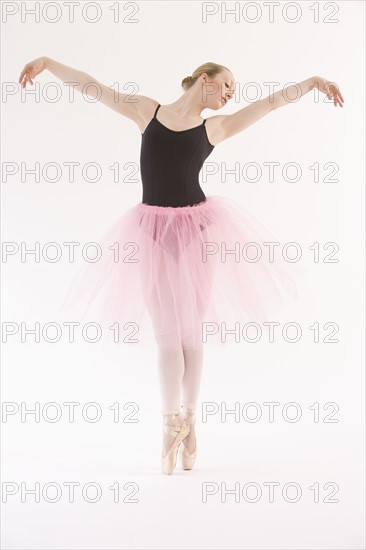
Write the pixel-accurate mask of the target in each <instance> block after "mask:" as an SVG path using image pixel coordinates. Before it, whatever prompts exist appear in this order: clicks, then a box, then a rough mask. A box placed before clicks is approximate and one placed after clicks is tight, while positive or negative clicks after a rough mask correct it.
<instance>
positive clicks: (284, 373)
mask: <svg viewBox="0 0 366 550" xmlns="http://www.w3.org/2000/svg"><path fill="white" fill-rule="evenodd" d="M35 4H36V3H34V2H19V3H18V2H4V3H2V29H1V30H2V59H1V61H2V91H3V99H2V125H3V135H2V137H3V143H2V175H3V177H2V183H3V185H2V205H3V207H2V227H1V229H2V241H3V243H14V250H13V253H12V254H9V255H7V256H6V255H5V254H4V253H3V260H2V275H3V277H2V290H3V292H2V322H3V325H2V326H3V341H2V344H3V345H2V372H1V374H2V388H3V390H2V401H3V416H2V423H1V429H2V443H3V445H2V462H3V468H2V476H3V477H2V484H3V485H2V489H3V504H2V520H3V522H2V523H3V529H2V531H3V533H2V546H3V548H7V549H20V548H22V549H37V550H38V549H76V548H77V549H91V548H93V549H98V550H99V549H107V548H108V549H142V548H144V549H145V548H146V549H147V548H149V549H163V548H164V549H165V548H174V549H188V548H189V549H229V548H230V549H271V550H272V549H281V550H282V549H290V548H291V549H317V550H320V549H332V550H334V549H347V550H350V549H352V550H353V549H361V548H364V541H363V538H362V537H363V515H364V510H363V501H364V500H363V490H362V487H363V485H364V477H363V476H364V474H363V467H362V466H363V458H364V457H363V443H364V440H363V417H364V393H363V387H364V368H363V359H364V356H363V348H364V346H363V343H364V316H363V311H364V291H363V289H364V285H363V283H364V271H363V269H364V237H363V233H364V209H363V205H364V181H365V179H364V177H365V174H364V147H365V143H364V117H365V113H364V96H365V89H364V63H365V59H364V53H363V52H364V46H365V44H364V16H365V7H364V3H363V2H361V1H350V2H348V1H347V2H345V1H344V2H342V1H341V2H330V3H325V2H319V3H318V2H317V3H313V2H297V3H286V2H277V3H276V5H277V7H276V9H275V11H274V16H273V20H271V17H270V10H269V7H268V3H266V2H263V3H262V2H255V3H254V2H252V3H250V4H251V7H250V6H249V5H248V4H249V3H247V2H236V3H234V2H228V3H225V2H224V3H221V2H220V3H219V2H217V3H216V2H209V3H201V2H128V3H127V2H126V3H122V2H99V3H96V2H93V3H92V2H89V3H85V2H79V3H78V4H77V5H76V6H75V12H74V21H72V22H71V21H70V17H71V16H70V8H68V7H67V5H66V3H64V2H52V3H47V4H48V5H49V7H48V10H49V11H45V7H46V3H44V2H38V3H37V4H38V6H39V8H38V9H39V17H38V18H37V21H35V16H34V15H32V14H31V13H27V14H26V13H24V12H22V10H25V9H28V10H33V9H34V8H35ZM290 4H291V5H290ZM235 5H236V6H237V7H238V9H239V12H237V15H236V16H235V15H227V17H226V19H225V16H224V14H223V10H224V9H225V8H226V9H227V10H232V9H233V8H234V6H235ZM96 6H97V7H98V9H99V18H98V20H97V21H95V22H94V23H92V22H91V19H93V18H94V17H95V14H96V13H97V12H96V11H95V10H96ZM56 8H58V11H57V10H56ZM246 8H247V9H248V11H247V12H246V13H245V9H246ZM255 9H257V10H258V11H257V20H256V21H254V20H255V11H254V10H255ZM295 9H296V10H297V12H296V11H295ZM5 10H6V11H5ZM205 10H208V11H210V13H211V15H208V16H207V17H205V16H204V11H205ZM286 10H287V11H286ZM296 13H297V15H298V16H296ZM56 16H57V17H56ZM87 17H88V18H89V21H88V20H87V19H86V18H87ZM54 18H57V19H58V20H57V21H56V20H55V22H53V23H51V19H54ZM114 18H115V20H114ZM41 55H46V56H48V57H50V58H52V59H55V60H57V61H59V62H61V63H64V64H66V65H69V66H72V67H74V68H77V69H80V70H82V71H85V72H87V73H89V74H91V75H92V76H93V77H95V78H96V79H97V80H99V81H101V82H103V83H104V84H106V85H109V86H113V84H116V83H118V85H119V86H120V88H119V89H120V91H125V92H128V91H132V89H136V88H133V87H137V93H141V94H143V95H146V96H150V97H152V98H154V99H156V100H157V101H159V103H161V104H166V103H171V102H173V101H174V100H175V99H177V97H179V96H180V94H181V93H183V92H182V90H181V88H180V82H181V79H182V78H183V77H184V76H186V75H188V74H191V73H192V71H193V70H194V69H195V68H196V67H197V66H198V65H200V64H202V63H204V62H206V61H214V62H217V63H221V64H223V65H225V66H228V67H229V68H230V69H231V71H232V72H233V74H234V76H235V78H236V85H237V89H238V91H239V93H238V95H237V97H236V98H235V99H233V100H232V101H231V102H230V104H229V105H228V106H227V107H225V108H223V109H222V110H221V111H220V114H225V113H231V112H235V111H236V110H238V109H240V108H243V107H244V106H246V105H248V104H249V101H250V100H251V99H250V97H249V98H248V97H245V96H243V95H241V92H242V91H243V87H244V86H245V85H246V84H247V83H248V82H253V83H257V86H258V88H259V89H260V90H261V91H262V96H261V97H264V96H266V95H268V93H269V88H268V87H267V86H266V84H265V83H268V82H275V83H277V86H276V88H275V89H280V88H281V87H285V86H287V85H288V84H289V83H294V82H300V81H302V80H304V79H306V78H309V77H310V76H312V75H320V76H323V77H325V78H328V79H330V80H332V81H334V82H337V83H338V84H339V86H340V89H341V91H342V94H343V96H344V99H345V104H344V108H343V109H341V108H340V107H337V108H335V107H334V106H333V105H332V104H331V103H329V102H327V100H326V98H325V96H324V95H322V96H321V97H320V98H319V99H316V96H315V95H314V94H313V93H309V94H307V95H306V96H305V97H303V98H302V99H301V100H300V101H299V102H298V103H295V104H291V105H286V106H285V107H283V108H280V109H278V110H276V111H275V112H272V113H271V114H269V115H268V116H267V117H265V118H263V119H262V120H260V121H259V122H258V123H257V124H255V125H253V126H251V127H250V128H248V129H247V130H246V131H244V132H242V133H240V134H237V135H236V136H234V137H233V138H231V139H229V140H226V141H224V142H222V143H221V144H219V145H218V146H217V147H216V148H215V150H214V151H213V153H212V154H211V155H210V157H209V159H208V162H209V163H210V166H211V167H212V166H214V167H215V166H216V167H217V168H218V172H217V174H216V175H215V176H209V177H208V178H207V180H205V178H204V174H203V172H202V173H201V176H200V177H201V185H202V188H203V190H204V192H205V194H206V195H211V194H212V195H227V196H230V197H231V198H233V199H234V200H236V201H237V202H238V203H239V204H242V205H244V206H245V207H246V208H247V209H248V210H250V211H251V212H252V213H253V214H255V215H256V216H257V217H258V218H259V219H260V220H261V221H262V222H263V223H264V224H265V225H266V226H267V227H268V228H269V229H271V230H272V231H273V232H275V233H276V234H277V235H278V236H279V237H280V238H281V239H282V240H283V241H284V242H288V241H297V242H299V243H300V244H301V245H302V247H303V249H304V264H303V265H306V267H307V270H308V272H307V275H306V277H305V279H303V280H302V282H301V285H300V288H299V292H300V299H299V300H298V301H297V302H296V303H294V304H293V305H291V307H290V306H289V307H288V308H286V309H285V310H284V311H282V312H281V314H280V315H279V317H278V319H279V320H280V321H281V323H282V324H283V323H286V322H288V321H295V322H297V323H299V325H300V326H301V328H302V337H301V339H300V341H298V342H297V343H296V344H294V343H292V344H291V343H288V342H286V341H285V340H284V339H283V338H282V337H281V336H280V335H279V336H277V337H276V340H275V342H274V343H272V344H269V343H268V342H266V341H263V340H262V341H260V342H258V343H256V344H251V345H250V344H249V343H248V342H241V343H240V344H236V345H233V346H231V347H230V348H229V349H227V350H224V351H222V350H219V351H215V352H213V351H211V350H207V351H206V353H205V366H204V374H203V380H202V387H201V394H200V410H199V414H198V424H197V438H198V457H197V463H196V467H195V469H194V470H192V471H191V472H185V471H182V470H180V468H179V465H178V466H177V469H176V470H175V473H174V474H173V475H172V476H164V475H163V474H162V473H161V470H160V454H161V442H162V429H161V417H160V393H159V386H158V376H157V368H156V353H155V352H150V353H149V352H147V351H142V350H140V349H137V348H133V349H131V348H127V349H125V348H123V347H122V349H121V348H120V347H119V346H116V345H113V344H111V343H105V342H99V343H96V344H90V343H87V342H85V341H82V339H81V338H80V337H77V339H76V342H74V343H69V341H68V337H67V334H66V332H65V331H63V332H62V335H61V338H60V340H59V341H57V342H54V343H51V342H49V341H47V340H46V338H45V336H44V335H42V334H41V336H40V339H39V341H37V342H36V341H35V338H34V336H32V335H30V334H28V335H23V336H22V334H21V323H25V326H26V328H32V327H34V324H35V323H36V322H39V323H40V326H41V327H42V326H44V325H45V324H46V323H48V322H57V323H60V326H61V327H63V326H62V323H63V322H64V321H65V320H66V319H67V320H70V317H69V316H67V315H66V316H65V315H64V316H62V315H61V314H60V312H59V306H60V302H61V300H62V299H63V297H64V295H65V292H66V290H67V288H68V286H69V284H70V283H71V281H72V279H73V276H74V275H75V273H76V270H77V265H76V264H75V263H74V264H72V263H70V262H69V261H68V259H67V257H66V255H65V252H66V248H65V247H64V245H63V243H65V242H68V241H77V242H85V241H91V240H98V238H99V237H100V235H101V234H102V233H103V232H104V230H105V229H106V228H107V227H108V226H109V225H110V224H111V223H112V221H113V220H114V219H116V218H117V217H118V216H119V215H120V214H121V213H122V212H124V211H125V210H126V209H128V208H129V207H131V206H133V205H135V204H136V203H137V202H138V201H140V200H141V193H142V189H141V181H140V174H139V171H137V172H136V173H134V170H132V172H133V174H134V175H133V177H132V179H134V180H135V181H129V179H128V175H129V174H130V173H131V168H130V166H131V164H129V163H132V167H133V166H137V168H138V162H139V154H140V141H141V136H140V131H139V129H138V127H137V126H136V125H135V124H134V123H133V122H132V121H130V120H129V119H127V118H124V117H122V116H120V115H118V114H117V113H116V112H114V111H112V110H111V109H108V108H106V107H105V106H104V105H102V104H100V103H94V102H93V101H86V100H85V98H83V97H82V96H81V95H80V94H78V93H75V99H74V101H73V102H71V101H70V100H69V98H68V96H67V90H68V88H67V87H66V86H64V85H63V83H62V81H60V80H58V79H57V78H56V77H54V76H53V75H52V74H51V73H50V72H48V71H45V72H44V73H42V74H41V75H39V77H38V78H36V79H35V85H34V86H33V87H32V86H31V87H29V86H28V87H27V92H26V93H25V92H24V90H23V91H22V92H21V90H20V87H19V85H18V84H17V81H18V77H19V74H20V72H21V70H22V68H23V66H24V65H25V63H27V62H29V61H31V60H33V59H34V58H36V57H39V56H41ZM49 82H54V83H56V86H55V87H53V88H49V89H48V94H49V95H48V99H47V87H46V86H47V83H49ZM56 90H57V91H58V92H59V93H60V98H59V99H58V100H57V101H55V102H53V101H51V98H52V97H54V93H55V92H56ZM252 92H253V88H251V89H250V93H252ZM251 97H252V99H254V96H251ZM257 99H259V97H257ZM213 114H216V113H214V112H210V111H208V110H207V111H204V112H203V113H202V116H204V117H209V116H212V115H213ZM50 162H54V163H58V164H59V166H60V169H61V171H60V178H59V180H58V181H53V182H52V181H47V179H46V178H45V177H44V173H43V174H42V170H43V169H44V167H45V166H46V165H47V163H50ZM70 162H75V163H79V164H78V166H77V167H76V169H75V178H74V180H73V181H71V180H70V178H69V174H68V171H67V168H66V166H67V164H66V163H70ZM91 162H95V163H98V164H99V166H100V167H101V169H102V176H101V178H100V179H99V181H96V182H88V181H86V179H85V178H84V177H83V173H82V168H83V166H85V165H86V164H87V163H91ZM269 162H275V163H279V166H278V168H277V171H276V173H275V178H274V181H270V177H269V172H268V170H267V168H266V165H265V163H269ZM292 162H293V163H297V164H298V166H299V167H300V169H301V175H300V178H299V180H298V181H296V182H292V181H286V179H285V178H284V177H283V175H282V171H283V170H284V169H285V166H286V165H287V163H292ZM37 163H38V169H40V177H39V178H37V177H35V176H34V174H31V173H26V171H27V170H34V168H35V166H36V164H37ZM235 163H239V166H240V168H241V169H243V173H244V169H245V166H246V165H247V163H257V165H258V166H259V167H260V169H261V170H262V174H261V177H260V178H259V180H258V181H256V182H253V181H249V180H248V178H247V179H245V178H244V176H243V175H242V176H241V177H240V178H239V179H238V181H235V178H234V177H233V176H232V175H228V176H227V179H226V181H225V180H224V171H225V169H227V170H231V169H232V168H233V166H234V164H235ZM328 163H330V164H328ZM113 166H118V168H119V170H120V177H119V181H114V178H113V175H114V171H113V169H112V168H111V167H113ZM317 167H319V172H318V175H319V177H318V178H316V177H315V173H316V171H317ZM248 174H249V176H250V177H253V174H254V172H253V171H251V170H249V172H248ZM89 175H90V176H93V173H92V172H91V173H90V174H89ZM292 175H293V172H290V176H292ZM53 176H54V172H52V171H50V172H49V174H48V177H49V178H52V177H53ZM329 179H330V181H329ZM49 242H56V243H58V244H59V245H60V247H61V249H62V251H63V253H64V254H63V255H62V257H61V258H60V259H59V261H56V262H54V263H52V262H49V261H46V260H45V258H43V257H42V255H41V256H40V258H39V261H35V258H34V256H32V255H31V254H30V255H27V256H25V257H24V256H23V257H22V255H21V252H20V249H21V246H22V243H23V246H26V247H27V248H28V249H34V248H35V246H40V248H41V249H42V248H43V247H44V245H45V244H46V243H49ZM314 243H318V244H316V245H314ZM327 243H335V244H334V245H330V246H331V248H328V249H327V248H326V245H327ZM315 246H319V251H320V257H319V261H314V255H313V252H312V250H313V248H314V247H315ZM3 247H4V244H3ZM311 247H312V248H311ZM332 247H335V249H337V247H339V249H338V250H335V254H334V258H335V259H337V260H338V261H337V262H333V263H331V262H327V261H326V258H327V257H328V255H329V254H330V253H331V252H333V248H332ZM7 250H9V248H7ZM72 320H77V319H75V318H72ZM5 323H12V324H11V325H9V324H6V325H5ZM327 323H331V324H330V325H327ZM282 326H283V325H282ZM310 327H312V328H310ZM314 327H315V328H314ZM317 327H319V332H318V336H319V337H318V340H317V339H316V336H315V334H316V333H317ZM334 327H338V328H337V330H334ZM63 328H64V327H63ZM11 331H13V332H14V333H13V334H11ZM9 332H10V334H9ZM52 335H53V333H50V334H49V336H50V337H52ZM329 339H330V341H329ZM334 340H335V341H334ZM70 402H72V403H77V405H75V419H74V421H73V422H72V421H70V417H69V409H68V406H67V405H66V403H70ZM47 403H56V404H57V406H53V407H49V408H48V409H47V407H46V404H47ZM88 403H97V404H98V407H99V412H100V414H101V418H100V419H99V420H98V421H95V422H93V421H91V420H92V417H94V415H95V411H96V408H95V407H89V408H88V407H87V406H86V405H87V404H88ZM129 403H130V404H131V403H132V405H128V404H129ZM249 403H252V404H253V403H254V404H256V405H255V406H254V405H252V406H249V407H248V404H249ZM268 403H275V404H276V405H273V406H274V417H273V419H272V421H271V418H270V414H269V410H270V406H269V405H268ZM291 403H292V404H293V405H289V404H291ZM117 404H118V405H117ZM294 404H295V405H294ZM208 406H210V407H211V411H212V413H211V414H210V415H209V416H208V417H207V418H206V417H205V415H204V414H203V412H204V410H205V408H207V407H208ZM37 407H39V409H40V416H39V418H38V419H37V418H36V417H35V416H34V415H32V414H25V409H35V408H37ZM201 407H202V408H201ZM225 408H226V409H230V410H233V409H236V411H237V413H238V414H237V416H236V417H235V416H234V415H233V414H228V415H226V416H225ZM4 410H5V411H6V412H7V414H4ZM22 410H23V414H22V413H21V411H22ZM129 413H133V414H132V415H130V414H129ZM56 414H59V417H55V415H56ZM256 415H258V416H257V418H256V421H253V418H254V417H256ZM296 415H298V416H296ZM295 417H296V418H295ZM52 418H54V421H52ZM294 418H295V419H294ZM71 482H75V483H77V484H78V485H77V486H75V498H74V502H72V503H71V502H70V496H69V491H68V489H67V486H66V485H65V484H66V483H71ZM22 483H23V485H22ZM37 483H38V484H39V486H37V485H36V484H37ZM48 483H52V484H55V485H53V486H50V487H49V489H48V491H47V484H48ZM88 483H93V484H95V485H94V486H93V487H94V488H93V487H91V488H90V489H89V491H88V492H86V484H88ZM272 483H273V484H275V488H274V498H273V502H272V499H271V495H270V491H269V485H268V484H272ZM247 484H251V485H247ZM286 484H290V485H289V486H288V485H286ZM291 484H293V485H291ZM38 487H39V490H40V494H39V502H36V498H35V496H34V495H32V494H27V493H26V489H34V488H37V489H38ZM55 487H56V488H58V493H57V490H56V489H55ZM95 487H97V488H99V490H100V494H99V495H98V493H97V492H96V490H95ZM117 487H119V498H117V493H116V490H117ZM112 488H113V489H112ZM233 489H235V490H236V491H237V493H236V495H235V494H233V493H228V494H227V496H226V501H225V490H233ZM286 490H287V492H286ZM206 493H208V496H207V497H206V496H205V495H206ZM96 495H97V496H96ZM94 498H95V499H96V502H90V500H93V499H94ZM52 499H54V500H55V501H54V502H51V500H52ZM114 500H116V501H117V502H115V501H114ZM5 501H6V502H5Z"/></svg>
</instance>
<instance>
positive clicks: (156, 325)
mask: <svg viewBox="0 0 366 550" xmlns="http://www.w3.org/2000/svg"><path fill="white" fill-rule="evenodd" d="M285 244H286V243H285ZM95 245H96V246H95V250H97V251H98V253H99V254H98V256H96V257H95V258H93V259H92V260H90V261H88V262H86V263H85V265H83V266H82V267H81V268H80V270H79V271H78V272H77V274H76V276H75V277H74V279H73V281H72V283H71V285H70V287H69V289H68V292H67V295H66V297H65V298H64V301H63V304H62V306H61V309H63V310H64V309H65V308H67V309H69V308H70V307H73V306H75V304H76V302H79V301H80V303H82V301H83V300H84V306H85V307H84V313H83V315H82V320H83V321H84V320H85V316H86V314H87V313H89V318H88V321H97V322H98V323H100V324H101V325H99V326H101V327H103V329H105V330H109V331H110V334H111V335H113V341H115V342H118V343H121V344H125V345H130V346H131V345H136V344H137V345H140V346H142V347H148V348H150V347H152V346H154V347H155V346H156V344H158V345H159V346H163V347H165V348H175V347H177V346H181V347H184V348H187V349H196V348H197V347H198V346H201V345H202V343H203V344H208V345H212V346H225V345H227V344H230V343H234V342H235V343H237V342H238V341H240V338H241V335H242V331H243V328H244V327H248V326H252V325H248V323H250V324H253V323H254V324H256V325H259V326H260V327H263V326H264V323H266V322H267V321H273V320H274V319H273V318H272V316H273V315H274V314H275V313H276V312H277V311H279V310H280V309H281V307H282V306H284V305H286V304H287V303H288V302H292V301H293V300H296V299H297V298H298V288H297V284H296V283H297V279H298V278H299V277H301V276H302V275H304V273H305V272H306V270H305V269H304V268H302V267H300V265H299V263H298V260H299V257H296V253H295V252H296V248H295V249H294V248H293V247H289V248H288V249H287V254H286V250H285V246H284V244H283V243H280V241H279V239H278V238H277V237H276V236H275V235H273V234H272V233H271V232H270V231H269V230H268V229H267V228H266V227H264V226H263V225H262V223H261V222H260V221H259V220H258V219H257V218H255V216H254V215H252V214H251V213H249V212H248V211H247V210H246V209H245V208H244V207H242V206H241V205H238V204H237V203H236V202H234V201H233V200H232V199H229V198H228V197H222V196H207V197H206V199H205V200H204V201H203V202H200V203H198V204H195V205H193V206H184V207H178V208H176V207H169V206H168V207H165V206H154V205H148V204H145V203H142V202H140V203H138V204H137V205H136V206H134V207H132V208H130V209H129V210H127V211H126V212H124V213H123V214H122V215H120V216H119V217H118V219H116V220H115V221H114V223H113V224H112V225H111V226H110V227H109V228H108V229H107V230H106V232H105V233H104V234H103V235H102V237H101V238H100V239H99V242H98V243H95ZM290 254H292V256H291V257H290ZM93 308H94V311H95V313H94V317H90V315H91V313H92V311H93ZM69 311H70V310H69ZM238 339H239V340H238Z"/></svg>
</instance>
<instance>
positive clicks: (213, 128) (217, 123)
mask: <svg viewBox="0 0 366 550" xmlns="http://www.w3.org/2000/svg"><path fill="white" fill-rule="evenodd" d="M229 116H230V115H213V116H210V117H208V118H207V119H206V131H207V137H208V140H209V142H210V143H211V144H212V145H215V146H216V145H218V144H219V143H220V142H221V141H223V140H224V139H226V135H225V130H224V128H223V123H224V121H225V120H227V119H228V117H229Z"/></svg>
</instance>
